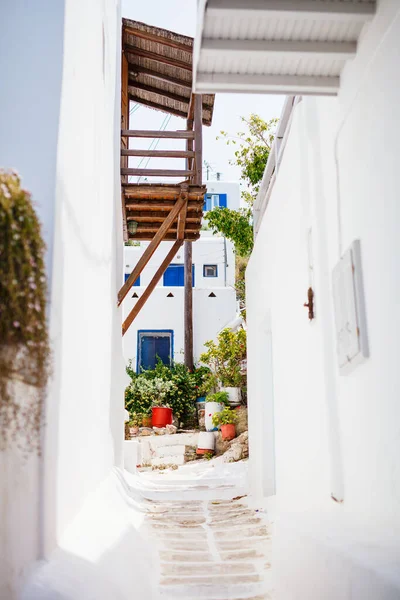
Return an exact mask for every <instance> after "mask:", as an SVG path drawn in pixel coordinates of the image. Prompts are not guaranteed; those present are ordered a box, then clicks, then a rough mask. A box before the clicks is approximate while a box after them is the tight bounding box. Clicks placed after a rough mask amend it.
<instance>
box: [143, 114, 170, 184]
mask: <svg viewBox="0 0 400 600" xmlns="http://www.w3.org/2000/svg"><path fill="white" fill-rule="evenodd" d="M171 117H172V115H167V116H166V117H165V119H164V121H163V122H162V124H161V127H160V129H159V131H165V129H166V128H167V126H168V124H169V122H170V120H171ZM160 140H161V138H153V140H152V142H154V141H155V144H154V146H153V148H150V147H149V150H156V148H157V146H158V144H159V143H160ZM150 146H151V144H150ZM151 159H152V157H151V156H149V157H148V159H147V162H146V164H145V165H144V168H145V169H146V168H147V165H148V164H149V162H150V160H151ZM143 160H144V157H143V159H142V160H141V161H140V163H139V165H138V168H139V167H140V164H141V163H142V162H143ZM140 178H141V176H139V177H138V179H137V182H136V183H139V181H140Z"/></svg>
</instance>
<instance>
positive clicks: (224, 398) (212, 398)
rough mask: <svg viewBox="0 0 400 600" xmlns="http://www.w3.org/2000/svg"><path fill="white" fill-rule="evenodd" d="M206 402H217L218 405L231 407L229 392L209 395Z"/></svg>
mask: <svg viewBox="0 0 400 600" xmlns="http://www.w3.org/2000/svg"><path fill="white" fill-rule="evenodd" d="M206 402H217V403H218V404H224V405H225V406H229V394H228V392H215V393H214V394H208V396H206Z"/></svg>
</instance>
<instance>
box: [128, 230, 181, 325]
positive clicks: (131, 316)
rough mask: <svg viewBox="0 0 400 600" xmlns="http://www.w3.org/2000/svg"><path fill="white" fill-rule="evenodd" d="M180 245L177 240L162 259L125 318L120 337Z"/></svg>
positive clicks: (145, 300)
mask: <svg viewBox="0 0 400 600" xmlns="http://www.w3.org/2000/svg"><path fill="white" fill-rule="evenodd" d="M182 243H183V242H182V240H177V241H176V242H175V244H174V245H173V246H172V248H171V249H170V251H169V252H168V254H167V256H166V257H165V258H164V260H163V262H162V263H161V265H160V266H159V268H158V269H157V271H156V273H155V275H154V277H153V279H152V280H151V281H150V283H149V285H148V286H147V288H146V289H145V291H144V292H143V294H142V295H141V296H140V298H139V299H138V300H137V302H136V304H135V306H134V307H133V308H132V310H131V311H130V313H129V315H128V316H127V317H126V319H125V321H124V322H123V324H122V335H125V333H126V332H127V331H128V329H129V327H130V325H131V324H132V322H133V321H134V319H135V318H136V317H137V315H138V314H139V312H140V310H141V309H142V308H143V306H144V305H145V304H146V302H147V300H148V298H149V296H150V295H151V293H152V291H153V290H154V288H155V287H156V285H157V283H158V282H159V281H160V279H161V277H162V276H163V274H164V272H165V271H166V269H167V267H168V265H169V264H170V263H171V260H173V258H174V256H175V254H176V253H177V252H178V250H179V248H180V247H181V246H182Z"/></svg>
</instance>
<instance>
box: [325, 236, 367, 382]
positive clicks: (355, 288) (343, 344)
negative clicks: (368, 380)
mask: <svg viewBox="0 0 400 600" xmlns="http://www.w3.org/2000/svg"><path fill="white" fill-rule="evenodd" d="M333 302H334V309H335V326H336V327H335V332H336V350H337V356H338V364H339V370H340V373H341V374H342V375H345V374H347V373H349V372H350V371H351V370H353V368H354V367H355V366H357V365H358V364H360V363H361V362H363V361H364V360H365V359H366V358H368V356H369V350H368V339H367V327H366V317H365V301H364V289H363V279H362V271H361V249H360V240H355V241H354V242H353V243H352V245H351V246H350V248H348V249H347V250H346V252H345V253H344V254H343V256H342V258H341V259H340V261H339V262H338V264H337V265H336V266H335V268H334V269H333Z"/></svg>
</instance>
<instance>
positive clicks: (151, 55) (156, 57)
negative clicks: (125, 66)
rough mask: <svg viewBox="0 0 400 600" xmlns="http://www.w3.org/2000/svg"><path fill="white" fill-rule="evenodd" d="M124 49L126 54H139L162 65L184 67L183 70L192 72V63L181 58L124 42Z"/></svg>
mask: <svg viewBox="0 0 400 600" xmlns="http://www.w3.org/2000/svg"><path fill="white" fill-rule="evenodd" d="M124 51H125V52H126V53H128V54H134V55H135V56H140V57H141V58H147V60H153V61H154V62H158V63H163V64H164V65H169V66H170V67H176V68H178V69H184V70H185V71H190V73H191V72H192V65H191V64H189V63H187V62H184V61H183V60H178V59H175V58H172V57H170V56H163V55H162V54H158V53H157V52H150V50H144V49H143V48H137V47H136V46H131V45H130V44H124Z"/></svg>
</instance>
